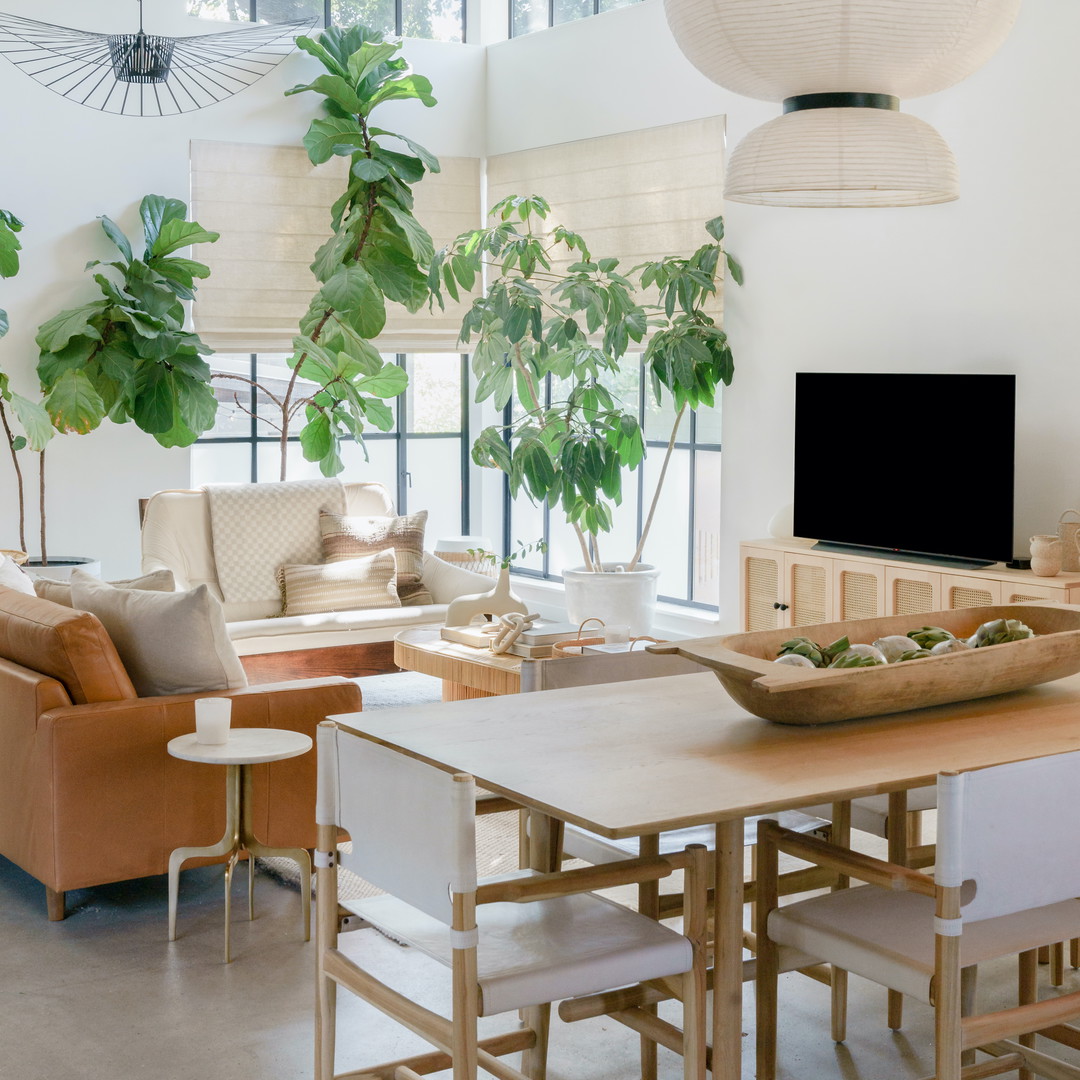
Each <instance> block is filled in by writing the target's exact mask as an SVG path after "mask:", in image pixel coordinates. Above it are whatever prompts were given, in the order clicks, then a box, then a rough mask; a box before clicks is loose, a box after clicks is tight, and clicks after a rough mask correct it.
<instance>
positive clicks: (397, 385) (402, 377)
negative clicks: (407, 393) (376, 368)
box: [356, 363, 409, 398]
mask: <svg viewBox="0 0 1080 1080" xmlns="http://www.w3.org/2000/svg"><path fill="white" fill-rule="evenodd" d="M408 385H409V376H408V375H407V374H406V373H405V369H404V368H403V367H400V366H399V365H398V364H391V363H387V364H384V365H383V368H382V370H381V371H380V372H378V373H377V374H375V375H364V376H363V377H362V378H360V379H357V380H356V389H357V390H360V391H362V392H363V393H365V394H371V395H372V397H380V398H392V397H397V396H398V394H400V393H401V392H402V391H403V390H404V389H405V387H406V386H408Z"/></svg>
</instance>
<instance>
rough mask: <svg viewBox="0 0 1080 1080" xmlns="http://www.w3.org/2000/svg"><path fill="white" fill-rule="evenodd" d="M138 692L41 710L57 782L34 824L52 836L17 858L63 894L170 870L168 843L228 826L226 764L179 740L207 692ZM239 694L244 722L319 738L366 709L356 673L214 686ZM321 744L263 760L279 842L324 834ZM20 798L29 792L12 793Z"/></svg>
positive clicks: (43, 753) (45, 751)
mask: <svg viewBox="0 0 1080 1080" xmlns="http://www.w3.org/2000/svg"><path fill="white" fill-rule="evenodd" d="M204 696H209V695H206V694H178V695H172V696H169V697H157V698H134V699H130V700H126V701H117V702H107V703H100V704H93V705H75V706H66V707H62V708H54V709H50V710H49V711H47V712H45V713H43V714H42V715H41V716H40V717H39V719H38V730H37V738H36V747H35V756H36V757H37V759H38V769H37V772H38V775H39V776H46V777H48V784H47V786H46V790H38V791H23V792H22V793H21V797H23V798H26V799H28V800H31V799H32V800H34V801H35V804H36V815H35V820H36V823H37V827H36V830H35V832H36V833H37V835H38V836H39V837H45V836H47V837H48V838H49V842H48V843H47V844H44V845H39V847H40V848H41V850H36V849H35V850H30V851H27V852H26V853H24V858H17V859H15V861H17V862H19V863H20V865H22V866H23V867H24V869H26V870H28V871H29V872H30V873H31V874H33V876H34V877H36V878H38V879H39V880H40V881H43V882H44V883H45V884H46V885H48V886H49V887H50V888H53V889H57V890H60V891H63V890H67V889H75V888H82V887H85V886H89V885H96V884H101V883H103V882H108V881H123V880H126V879H128V878H133V877H143V876H146V875H150V874H161V873H164V872H165V871H166V870H167V869H168V856H169V852H170V851H171V850H172V849H173V848H176V847H180V846H185V845H195V846H201V845H208V844H213V843H215V842H216V841H217V840H218V839H220V837H221V833H222V831H223V829H224V824H225V818H224V808H225V803H224V787H223V784H224V779H225V770H224V769H221V768H220V767H217V766H213V765H203V764H200V763H195V762H188V761H181V760H179V759H177V758H174V757H171V756H170V755H169V754H168V752H167V751H166V746H167V744H168V742H169V740H170V739H173V738H175V737H176V736H178V735H183V734H185V733H187V732H190V731H194V729H195V706H194V701H195V699H196V698H197V697H204ZM213 696H215V697H226V698H230V699H231V700H232V702H233V713H232V723H233V725H234V726H235V727H270V728H286V729H290V730H293V731H301V732H303V733H304V734H306V735H310V736H312V738H314V735H315V731H316V728H317V727H318V725H319V723H320V722H321V721H322V720H324V719H325V718H326V717H327V716H329V715H333V714H338V713H341V712H355V711H357V710H358V709H359V708H360V707H361V700H360V689H359V687H358V686H357V685H356V683H354V682H350V681H349V680H348V679H343V678H332V679H309V680H302V681H297V682H287V683H275V684H273V685H272V686H253V687H245V688H243V689H237V690H230V691H222V692H218V693H215V694H214V695H213ZM315 775H316V771H315V753H314V749H313V750H312V752H311V753H307V754H303V755H301V756H300V757H296V758H290V759H288V760H286V761H279V762H274V763H273V764H271V765H257V766H254V767H253V779H254V796H253V804H252V805H253V814H252V821H253V825H254V828H255V832H256V834H257V835H258V836H259V838H260V839H262V840H264V841H265V842H266V843H268V844H270V845H272V846H275V847H312V846H313V845H314V843H315ZM13 797H18V796H13Z"/></svg>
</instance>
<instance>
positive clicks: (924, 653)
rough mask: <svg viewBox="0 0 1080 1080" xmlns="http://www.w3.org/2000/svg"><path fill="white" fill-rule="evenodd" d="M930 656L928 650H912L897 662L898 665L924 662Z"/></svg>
mask: <svg viewBox="0 0 1080 1080" xmlns="http://www.w3.org/2000/svg"><path fill="white" fill-rule="evenodd" d="M938 644H939V645H940V644H941V642H940V641H939V642H938ZM929 655H930V652H929V650H928V649H912V650H910V651H909V652H906V653H904V654H903V655H902V656H901V657H900V659H899V660H897V663H898V664H902V663H903V662H904V661H905V660H924V659H925V658H926V657H928V656H929Z"/></svg>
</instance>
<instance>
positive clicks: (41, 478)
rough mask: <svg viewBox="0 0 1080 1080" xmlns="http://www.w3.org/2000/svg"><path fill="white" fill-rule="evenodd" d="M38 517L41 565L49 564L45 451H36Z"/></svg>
mask: <svg viewBox="0 0 1080 1080" xmlns="http://www.w3.org/2000/svg"><path fill="white" fill-rule="evenodd" d="M38 454H39V457H38V517H39V519H40V521H41V565H42V566H48V565H49V553H48V551H47V550H46V548H45V451H44V450H40V451H38Z"/></svg>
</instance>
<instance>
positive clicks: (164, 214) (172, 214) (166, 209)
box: [128, 195, 187, 261]
mask: <svg viewBox="0 0 1080 1080" xmlns="http://www.w3.org/2000/svg"><path fill="white" fill-rule="evenodd" d="M139 215H140V216H141V217H142V223H143V239H144V240H145V241H146V257H147V258H149V257H150V254H151V253H152V252H153V251H154V248H155V246H156V245H157V242H158V236H159V235H160V233H161V230H162V229H163V228H164V227H165V226H166V225H167V224H168V223H169V222H170V221H174V220H176V219H178V218H184V217H186V216H187V207H186V206H185V205H184V204H183V203H182V202H181V201H180V200H179V199H167V198H165V197H164V196H163V195H147V196H146V197H145V198H144V199H143V201H142V203H141V204H140V205H139ZM161 254H164V253H163V252H162V253H161ZM128 261H130V257H129V260H128Z"/></svg>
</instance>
